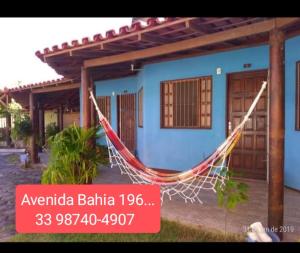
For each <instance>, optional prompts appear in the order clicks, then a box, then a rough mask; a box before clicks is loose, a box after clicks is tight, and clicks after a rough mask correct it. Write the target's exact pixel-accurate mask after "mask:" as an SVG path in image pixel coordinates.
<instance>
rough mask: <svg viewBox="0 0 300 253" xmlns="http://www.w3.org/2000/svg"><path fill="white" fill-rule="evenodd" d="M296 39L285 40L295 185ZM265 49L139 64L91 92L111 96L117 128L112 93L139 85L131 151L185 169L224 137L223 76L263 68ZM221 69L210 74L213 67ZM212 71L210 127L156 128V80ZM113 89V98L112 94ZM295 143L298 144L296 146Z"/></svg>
mask: <svg viewBox="0 0 300 253" xmlns="http://www.w3.org/2000/svg"><path fill="white" fill-rule="evenodd" d="M298 45H300V37H297V38H293V39H289V40H288V41H287V42H286V75H285V76H286V91H285V96H286V98H285V99H286V113H285V129H286V132H285V183H286V185H288V186H291V187H293V188H297V189H300V168H299V167H300V165H299V164H300V156H299V155H298V153H299V151H298V150H300V132H297V131H295V62H296V61H297V60H300V50H299V46H298ZM245 63H250V64H251V68H247V69H245V68H244V67H243V64H245ZM268 64H269V47H268V46H267V45H265V46H259V47H253V48H246V49H239V50H234V51H230V52H223V53H217V54H213V55H206V56H198V57H192V58H186V59H180V60H174V61H168V62H162V63H156V64H149V65H145V66H144V67H143V70H142V71H140V72H139V73H138V74H137V75H136V76H135V77H128V78H120V79H114V80H107V81H98V82H95V84H96V95H97V96H101V95H102V96H111V99H112V100H111V102H112V112H111V113H112V126H113V128H114V129H115V130H116V129H117V109H116V95H117V94H121V93H123V92H124V90H127V92H128V93H131V92H137V91H138V89H140V88H141V87H143V88H144V126H143V128H139V127H137V154H138V157H139V158H140V159H141V160H142V162H144V163H145V164H146V165H147V166H150V167H154V168H168V169H176V170H186V169H188V168H190V167H191V166H193V165H195V164H196V163H198V162H199V161H200V160H202V158H204V157H205V156H207V155H208V154H209V153H211V152H212V151H213V150H214V149H215V148H216V147H217V146H218V145H219V144H220V143H221V142H223V141H224V139H225V138H226V133H225V129H226V127H225V115H226V75H227V74H228V73H233V72H239V71H249V70H258V69H266V68H268ZM218 67H220V68H221V69H222V73H221V75H216V68H218ZM206 75H212V78H213V106H212V109H213V112H212V116H213V118H212V129H161V128H160V82H161V81H163V80H172V79H179V78H188V77H195V76H206ZM112 92H115V96H112ZM297 146H298V148H297Z"/></svg>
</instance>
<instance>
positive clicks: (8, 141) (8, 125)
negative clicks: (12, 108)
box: [6, 94, 11, 147]
mask: <svg viewBox="0 0 300 253" xmlns="http://www.w3.org/2000/svg"><path fill="white" fill-rule="evenodd" d="M10 102H11V97H9V96H8V95H7V94H6V105H7V107H8V104H9V103H10ZM6 146H7V147H10V146H11V114H10V113H9V112H7V114H6Z"/></svg>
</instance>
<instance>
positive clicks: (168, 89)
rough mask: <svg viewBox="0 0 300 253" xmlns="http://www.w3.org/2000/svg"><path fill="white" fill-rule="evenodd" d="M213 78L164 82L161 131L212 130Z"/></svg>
mask: <svg viewBox="0 0 300 253" xmlns="http://www.w3.org/2000/svg"><path fill="white" fill-rule="evenodd" d="M211 117H212V77H211V76H205V77H196V78H189V79H180V80H171V81H163V82H161V127H162V128H211V121H212V120H211Z"/></svg>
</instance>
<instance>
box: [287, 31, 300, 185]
mask: <svg viewBox="0 0 300 253" xmlns="http://www.w3.org/2000/svg"><path fill="white" fill-rule="evenodd" d="M299 60H300V36H299V37H295V38H292V39H289V40H287V41H286V45H285V174H284V175H285V179H284V181H285V184H286V185H287V186H290V187H292V188H296V189H298V190H300V131H295V125H296V123H295V120H296V119H295V115H296V113H295V94H296V62H297V61H299Z"/></svg>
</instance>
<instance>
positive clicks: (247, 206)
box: [93, 167, 300, 241]
mask: <svg viewBox="0 0 300 253" xmlns="http://www.w3.org/2000/svg"><path fill="white" fill-rule="evenodd" d="M245 182H246V183H247V185H248V186H249V191H248V195H249V200H248V202H247V203H243V204H240V205H239V206H238V207H237V208H236V209H235V210H234V211H231V212H226V211H225V210H224V209H222V208H220V207H218V205H217V199H216V194H214V193H213V192H211V191H209V192H207V191H203V192H202V195H200V198H201V200H202V201H203V204H202V205H201V204H198V203H196V204H191V203H187V204H185V202H184V201H183V200H182V199H178V198H175V199H172V200H171V201H170V200H168V199H165V200H164V203H163V206H162V210H161V213H162V216H163V217H165V218H168V219H171V220H176V221H179V222H182V223H186V224H189V225H193V226H199V227H204V228H206V229H211V230H218V231H223V232H225V231H227V232H233V233H239V234H240V233H245V232H246V230H247V227H248V226H249V225H250V224H252V223H254V222H257V221H260V222H262V224H263V225H264V226H266V225H267V203H268V190H267V184H266V182H264V181H250V180H248V181H245ZM93 183H94V184H126V183H131V181H130V179H129V178H128V176H126V175H121V174H120V171H119V169H117V168H113V169H111V168H109V167H101V169H100V174H99V176H98V177H97V178H96V179H95V180H94V182H93ZM284 213H285V215H284V227H283V228H282V229H283V230H285V231H286V232H285V233H284V241H300V192H297V191H294V190H290V189H287V188H286V189H285V206H284Z"/></svg>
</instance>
